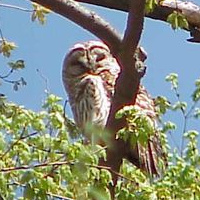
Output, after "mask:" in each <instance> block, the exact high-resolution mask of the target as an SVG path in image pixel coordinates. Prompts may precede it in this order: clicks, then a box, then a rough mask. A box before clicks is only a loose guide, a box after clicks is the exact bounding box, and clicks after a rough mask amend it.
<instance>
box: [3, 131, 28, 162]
mask: <svg viewBox="0 0 200 200" xmlns="http://www.w3.org/2000/svg"><path fill="white" fill-rule="evenodd" d="M25 129H26V128H25V127H24V128H23V130H22V132H21V134H20V136H19V138H18V139H17V140H16V141H15V142H13V143H12V144H11V145H10V147H9V148H8V149H7V150H6V151H5V152H4V153H3V155H2V156H1V157H0V159H3V158H4V157H5V156H6V154H8V153H9V151H10V150H11V149H12V148H13V147H14V146H15V145H16V144H17V143H18V142H19V141H20V140H21V139H22V137H23V135H24V133H25Z"/></svg>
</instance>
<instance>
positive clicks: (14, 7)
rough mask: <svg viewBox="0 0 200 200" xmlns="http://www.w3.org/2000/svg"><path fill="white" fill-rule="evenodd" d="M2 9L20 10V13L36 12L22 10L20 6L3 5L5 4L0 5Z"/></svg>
mask: <svg viewBox="0 0 200 200" xmlns="http://www.w3.org/2000/svg"><path fill="white" fill-rule="evenodd" d="M0 7H4V8H11V9H15V10H19V11H24V12H33V11H34V10H30V9H27V8H22V7H19V6H15V5H10V4H3V3H1V4H0Z"/></svg>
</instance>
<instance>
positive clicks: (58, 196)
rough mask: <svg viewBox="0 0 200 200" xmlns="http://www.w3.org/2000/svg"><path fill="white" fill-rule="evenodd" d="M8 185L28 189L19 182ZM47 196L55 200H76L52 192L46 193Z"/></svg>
mask: <svg viewBox="0 0 200 200" xmlns="http://www.w3.org/2000/svg"><path fill="white" fill-rule="evenodd" d="M8 185H17V186H20V187H23V188H25V187H26V185H25V184H21V183H19V182H13V183H10V184H8ZM33 189H34V188H33ZM46 195H48V196H51V197H55V198H57V199H61V200H75V199H72V198H69V197H65V196H61V195H58V194H54V193H51V192H46Z"/></svg>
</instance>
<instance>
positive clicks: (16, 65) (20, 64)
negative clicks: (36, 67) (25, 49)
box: [8, 60, 25, 70]
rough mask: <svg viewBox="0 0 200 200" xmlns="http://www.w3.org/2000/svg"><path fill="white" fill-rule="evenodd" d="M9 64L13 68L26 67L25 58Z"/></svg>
mask: <svg viewBox="0 0 200 200" xmlns="http://www.w3.org/2000/svg"><path fill="white" fill-rule="evenodd" d="M8 65H9V67H10V68H12V69H14V70H17V69H24V68H25V62H24V60H17V61H16V62H9V63H8Z"/></svg>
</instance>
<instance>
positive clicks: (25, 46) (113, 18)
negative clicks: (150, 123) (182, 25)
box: [0, 0, 200, 140]
mask: <svg viewBox="0 0 200 200" xmlns="http://www.w3.org/2000/svg"><path fill="white" fill-rule="evenodd" d="M193 2H196V3H197V4H198V3H199V2H198V1H197V0H196V1H193ZM1 3H7V4H14V5H19V6H22V7H30V4H29V1H25V0H24V1H22V0H4V1H1ZM88 7H89V8H90V9H92V10H94V11H96V12H97V13H98V14H99V15H100V16H102V17H103V18H105V19H106V20H107V21H109V22H110V23H111V25H113V26H114V27H115V28H116V29H117V30H118V31H119V32H121V33H123V30H124V27H125V25H126V17H127V14H126V13H123V12H119V11H114V10H109V9H103V8H97V7H95V6H88ZM0 10H1V11H0V27H1V29H2V31H3V35H4V37H6V38H7V39H8V40H9V41H14V42H15V43H16V44H17V46H18V48H17V49H16V50H15V51H14V52H13V54H12V56H11V57H10V58H9V59H6V58H4V57H3V56H0V69H1V70H0V73H5V72H6V71H7V66H6V63H7V62H8V61H10V60H17V59H24V60H25V62H26V69H24V70H22V71H19V72H17V73H16V74H15V76H13V78H14V77H21V76H23V77H24V78H25V80H26V81H27V83H28V85H27V86H26V87H23V88H20V89H19V91H17V92H15V91H13V90H12V87H11V85H9V84H5V83H2V85H1V86H0V92H1V93H4V94H6V95H7V96H8V99H9V101H13V102H16V103H18V104H22V105H24V106H25V107H27V108H29V109H33V110H36V111H37V110H40V109H41V104H42V102H43V101H44V99H45V92H44V90H45V88H46V85H45V81H44V79H43V78H41V75H40V74H39V73H38V72H37V69H39V71H40V73H41V74H42V75H43V76H44V77H46V79H47V80H48V88H49V89H50V92H52V93H54V94H56V95H58V96H61V97H62V98H63V99H66V98H67V96H66V93H65V91H64V88H63V85H62V81H61V68H62V61H63V58H64V55H65V54H66V52H67V51H68V49H69V48H70V47H71V46H72V45H73V44H75V43H77V42H80V41H87V40H94V39H96V38H95V37H94V36H93V35H92V34H90V33H89V32H87V31H86V30H83V29H82V28H80V27H79V26H77V25H76V24H74V23H73V22H71V21H69V20H67V19H65V18H63V17H61V16H59V15H56V14H53V13H52V14H50V15H49V16H48V18H47V23H46V24H45V25H44V26H41V25H39V24H38V23H37V22H34V23H32V22H31V20H30V13H26V12H22V11H17V10H12V9H8V8H3V7H0ZM188 37H189V34H188V32H185V31H182V30H178V31H173V30H172V29H171V27H170V26H169V25H168V24H166V23H164V22H160V21H155V20H151V19H145V25H144V31H143V34H142V39H141V45H142V46H143V47H144V48H145V49H146V51H147V52H148V60H147V66H148V69H147V73H146V75H145V77H144V78H143V80H142V82H143V84H144V85H145V87H146V88H147V89H148V91H149V92H150V93H151V94H152V96H157V95H160V96H161V95H164V96H167V97H168V98H169V99H170V101H172V102H173V101H175V100H176V99H175V97H174V95H173V92H172V91H171V89H170V84H169V83H166V82H165V76H166V75H168V74H169V73H171V72H175V73H178V74H179V83H180V94H181V99H183V100H184V101H187V102H188V104H191V102H190V95H191V92H192V91H193V89H194V81H195V79H197V78H199V77H200V59H199V56H200V45H199V44H192V43H188V42H187V41H186V39H187V38H188ZM69 113H70V112H69ZM181 117H182V116H181V115H180V114H173V113H171V114H170V115H169V116H167V120H172V121H175V122H176V123H178V125H179V127H180V128H179V129H178V131H176V133H175V134H176V135H175V136H174V137H175V138H177V139H176V140H178V138H180V134H181V125H182V119H181ZM191 128H192V129H197V130H200V125H199V122H193V123H192V125H191Z"/></svg>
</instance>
